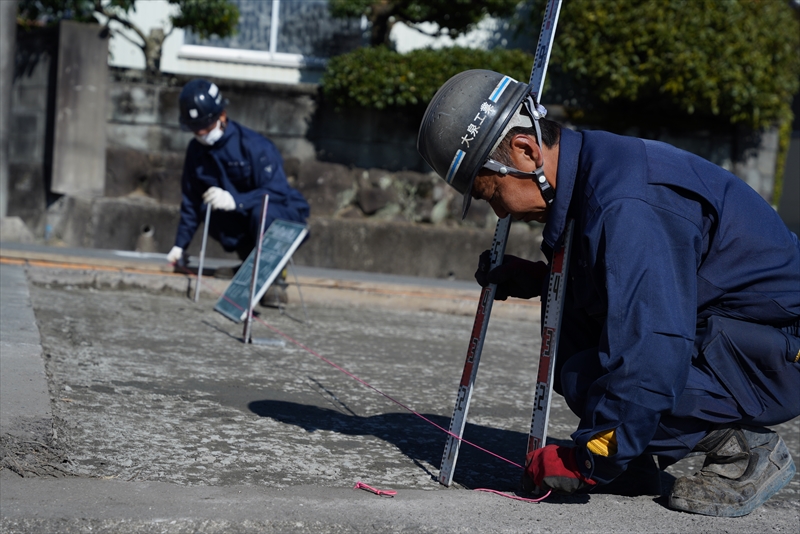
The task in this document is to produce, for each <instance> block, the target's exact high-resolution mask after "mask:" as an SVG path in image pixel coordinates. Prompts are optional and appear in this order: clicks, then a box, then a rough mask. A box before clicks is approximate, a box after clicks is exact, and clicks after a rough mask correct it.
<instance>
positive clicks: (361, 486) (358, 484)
mask: <svg viewBox="0 0 800 534" xmlns="http://www.w3.org/2000/svg"><path fill="white" fill-rule="evenodd" d="M353 489H363V490H367V491H369V492H372V493H374V494H375V495H386V496H387V497H394V496H395V495H397V492H396V491H394V490H381V489H378V488H373V487H372V486H370V485H368V484H364V483H363V482H356V485H355V486H353Z"/></svg>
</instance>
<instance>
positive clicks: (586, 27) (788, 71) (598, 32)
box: [525, 0, 800, 129]
mask: <svg viewBox="0 0 800 534" xmlns="http://www.w3.org/2000/svg"><path fill="white" fill-rule="evenodd" d="M543 5H544V0H535V2H534V8H533V9H532V10H531V13H533V14H534V16H532V18H531V19H530V20H528V21H527V24H526V25H525V28H528V29H530V28H534V27H538V24H540V19H539V18H538V17H537V16H536V14H539V13H540V12H541V10H542V8H543ZM551 65H553V66H555V67H556V68H560V69H562V70H563V71H564V72H565V73H567V74H569V75H571V76H572V78H573V82H574V83H575V84H577V85H581V86H585V87H588V88H589V90H590V93H591V95H592V96H593V97H594V98H596V99H598V100H599V101H601V102H604V103H608V104H618V105H625V103H633V104H636V105H638V106H639V107H642V106H645V107H649V108H651V109H659V110H661V111H662V112H667V113H678V114H681V115H695V116H698V117H703V118H710V119H714V120H717V121H720V122H722V123H728V124H737V123H738V124H745V125H748V126H750V127H752V128H756V129H758V128H763V127H767V126H771V125H773V124H775V123H776V122H778V123H779V122H783V121H785V120H786V118H787V117H789V116H791V111H790V108H789V106H790V103H791V99H792V96H793V95H794V94H795V93H796V92H797V91H798V77H800V24H798V13H797V12H796V11H795V10H793V9H792V8H791V7H789V2H788V1H786V0H691V1H689V2H687V1H686V0H604V1H602V2H597V1H596V0H569V1H567V2H564V4H563V7H562V10H561V16H560V19H559V24H558V31H557V33H556V40H555V48H554V50H553V57H552V59H551Z"/></svg>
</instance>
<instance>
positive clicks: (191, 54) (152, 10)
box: [103, 0, 506, 84]
mask: <svg viewBox="0 0 800 534" xmlns="http://www.w3.org/2000/svg"><path fill="white" fill-rule="evenodd" d="M264 1H269V0H264ZM177 9H178V8H177V7H176V6H174V5H170V4H169V3H168V2H167V0H147V1H142V0H140V1H139V2H137V3H136V11H131V12H130V13H129V18H130V20H131V22H132V23H133V24H135V25H136V26H137V27H139V28H140V29H141V30H142V31H143V32H144V33H145V34H148V33H149V32H150V30H152V29H153V28H158V27H161V28H165V29H168V28H169V27H170V23H169V16H170V15H171V14H173V13H174V12H176V11H177ZM103 22H105V21H103ZM111 26H112V28H114V29H115V31H116V32H120V33H122V34H124V36H123V35H118V34H115V35H114V36H113V37H112V38H111V41H110V43H109V52H110V57H109V65H110V66H113V67H122V68H130V69H144V68H145V59H144V54H143V52H142V51H141V49H140V48H139V47H138V46H135V45H134V44H133V43H131V42H130V41H131V40H133V41H137V42H139V41H140V39H139V37H138V35H136V33H135V32H133V31H132V30H128V29H125V28H124V27H123V26H122V25H120V24H119V23H116V22H112V23H111ZM420 27H421V28H422V29H423V30H424V31H425V32H427V33H434V32H435V31H436V29H437V26H436V25H435V24H430V23H429V24H423V25H421V26H420ZM504 30H505V23H504V22H503V21H500V20H497V19H485V20H484V21H482V22H481V23H480V24H478V26H477V28H476V29H475V30H473V31H472V32H470V33H469V34H466V35H462V36H460V37H458V38H457V39H455V40H453V39H451V38H450V37H446V36H445V37H436V38H433V37H430V36H428V35H425V34H423V33H421V32H419V31H417V30H414V29H413V28H410V27H408V26H406V25H405V24H403V23H397V24H395V26H394V28H393V29H392V33H391V40H392V42H393V43H394V45H395V47H396V49H397V51H398V52H401V53H406V52H409V51H411V50H414V49H418V48H425V47H432V48H444V47H448V46H454V45H455V46H464V47H468V48H490V47H492V46H495V45H497V44H500V45H504V44H506V43H505V41H504V40H503V39H502V38H500V37H498V36H499V35H502V33H503V32H504ZM126 36H127V38H126ZM203 56H206V57H203ZM288 56H290V55H289V54H274V55H271V54H270V53H269V52H260V51H252V50H233V49H223V48H213V47H206V46H185V45H184V31H183V30H181V29H175V30H173V31H172V32H171V34H170V35H169V36H168V37H167V38H166V40H165V41H164V48H163V51H162V56H161V70H162V71H163V72H167V73H173V74H184V75H189V76H212V77H220V78H230V79H239V80H248V81H261V82H272V83H286V84H295V83H300V82H307V83H317V82H318V81H319V78H320V77H321V76H322V72H323V69H322V66H323V65H320V64H316V65H310V66H309V65H305V66H303V65H302V63H301V62H298V57H299V56H292V57H288Z"/></svg>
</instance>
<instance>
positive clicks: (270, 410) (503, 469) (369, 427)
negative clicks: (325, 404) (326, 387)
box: [248, 400, 566, 491]
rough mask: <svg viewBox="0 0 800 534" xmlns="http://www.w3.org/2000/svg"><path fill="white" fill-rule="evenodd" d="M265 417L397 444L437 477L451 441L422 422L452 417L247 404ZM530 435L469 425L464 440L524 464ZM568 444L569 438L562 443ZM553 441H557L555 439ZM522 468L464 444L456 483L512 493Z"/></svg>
mask: <svg viewBox="0 0 800 534" xmlns="http://www.w3.org/2000/svg"><path fill="white" fill-rule="evenodd" d="M248 408H249V409H250V411H252V412H253V413H254V414H256V415H258V416H260V417H269V418H271V419H274V420H275V421H279V422H281V423H285V424H290V425H295V426H298V427H301V428H303V429H304V430H305V431H306V432H316V431H321V430H322V431H330V432H336V433H339V434H344V435H349V436H374V437H377V438H379V439H382V440H384V441H386V442H387V443H391V444H393V445H395V446H396V447H397V448H398V449H399V450H400V451H402V453H403V454H405V455H406V456H407V457H409V458H410V459H411V460H413V461H414V463H416V464H417V465H418V466H420V467H421V468H422V469H424V470H425V471H426V472H428V474H429V475H430V476H431V477H432V478H434V479H436V477H437V476H438V470H437V471H435V472H431V471H430V469H428V468H427V467H425V465H426V464H427V465H434V466H437V467H438V466H439V465H440V462H441V458H442V453H443V451H444V445H445V442H446V439H445V437H444V435H443V433H442V432H441V431H440V430H438V429H436V428H435V427H434V426H433V425H431V424H430V423H428V422H427V421H425V420H424V419H422V417H424V418H425V419H428V420H429V421H431V422H433V423H435V424H437V425H439V426H441V427H443V428H448V427H449V425H450V419H449V418H447V417H443V416H441V415H434V414H421V416H422V417H420V416H418V415H415V414H412V413H384V414H380V415H374V416H370V417H361V416H358V415H355V414H345V413H341V412H339V411H336V410H331V409H327V408H320V407H318V406H313V405H307V404H300V403H296V402H288V401H280V400H259V401H253V402H251V403H250V404H249V405H248ZM527 438H528V436H527V434H524V433H522V432H514V431H511V430H503V429H498V428H489V427H486V426H480V425H474V424H470V423H467V426H466V428H465V430H464V439H465V440H466V441H469V442H471V443H475V444H477V445H479V446H480V447H482V448H484V449H487V450H489V451H491V452H493V453H495V454H497V455H498V456H501V457H503V458H507V459H508V460H510V461H512V462H515V463H517V464H522V463H523V462H524V458H523V451H525V447H526V443H527ZM557 441H559V442H561V443H566V441H564V440H557ZM550 442H552V441H550ZM521 473H522V471H521V467H518V466H516V465H513V464H511V463H509V462H507V461H504V460H502V459H500V458H496V457H494V456H491V455H490V454H488V453H486V452H483V451H481V450H479V449H476V448H474V447H472V446H470V445H468V444H466V443H465V444H463V445H462V446H461V449H460V452H459V457H458V462H457V465H456V470H455V475H454V477H453V481H454V483H456V484H459V485H461V486H464V487H466V488H478V487H481V488H489V489H495V490H499V491H513V490H516V489H517V488H518V486H519V479H520V475H521Z"/></svg>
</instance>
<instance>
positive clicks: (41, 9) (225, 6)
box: [0, 0, 239, 38]
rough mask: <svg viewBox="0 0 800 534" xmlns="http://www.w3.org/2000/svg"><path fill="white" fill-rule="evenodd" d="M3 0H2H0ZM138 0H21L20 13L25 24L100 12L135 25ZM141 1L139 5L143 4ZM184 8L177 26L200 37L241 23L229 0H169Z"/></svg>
mask: <svg viewBox="0 0 800 534" xmlns="http://www.w3.org/2000/svg"><path fill="white" fill-rule="evenodd" d="M0 1H2V0H0ZM136 1H137V0H108V1H101V0H20V2H19V7H18V9H17V13H18V16H19V18H20V19H21V20H22V21H23V23H28V24H31V23H44V24H55V23H58V21H60V20H62V19H71V20H76V21H78V22H98V20H99V19H97V18H96V14H98V13H99V14H102V15H104V16H106V17H108V16H116V17H118V20H119V21H120V22H123V23H126V25H127V26H129V27H133V26H134V25H133V24H132V23H130V20H129V18H128V14H129V13H130V12H131V11H135V10H136ZM141 1H142V0H140V3H139V5H141ZM169 3H170V4H173V5H177V6H178V7H179V8H180V10H179V12H178V14H177V15H174V16H172V19H171V21H172V25H173V27H175V28H187V29H190V30H192V31H194V32H196V33H197V34H198V35H200V37H202V38H207V37H209V36H210V35H212V34H216V35H219V36H220V37H228V36H229V35H232V34H233V33H234V31H235V30H236V25H237V24H238V23H239V9H238V8H237V7H236V5H235V4H232V3H230V2H229V0H169Z"/></svg>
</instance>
